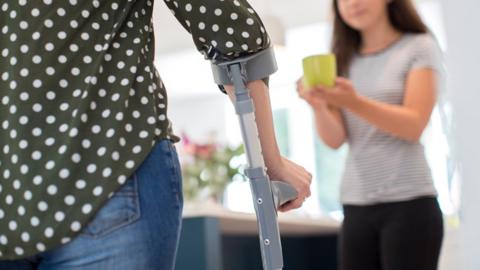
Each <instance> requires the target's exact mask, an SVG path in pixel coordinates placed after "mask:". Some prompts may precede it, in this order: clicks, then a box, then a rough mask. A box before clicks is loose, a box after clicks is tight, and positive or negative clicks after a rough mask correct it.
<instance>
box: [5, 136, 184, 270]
mask: <svg viewBox="0 0 480 270" xmlns="http://www.w3.org/2000/svg"><path fill="white" fill-rule="evenodd" d="M181 182H182V178H181V171H180V164H179V162H178V156H177V152H176V150H175V147H174V146H173V144H172V143H171V142H170V141H169V140H161V141H159V142H158V143H157V145H156V146H155V147H154V149H153V150H152V152H151V153H150V154H149V156H148V157H147V158H146V159H145V161H144V162H143V163H142V165H141V166H140V167H139V168H138V169H137V171H136V172H135V173H134V174H133V175H132V176H131V177H130V179H128V180H127V182H126V183H125V186H123V187H122V188H121V189H120V190H119V191H118V192H117V193H115V195H114V196H113V197H112V198H110V200H109V201H108V202H107V203H106V204H105V205H104V206H103V207H102V208H101V209H100V210H99V212H98V213H97V215H96V216H95V218H94V219H93V220H92V221H91V222H90V223H89V224H88V225H87V226H86V227H85V228H84V229H83V231H82V232H81V234H80V235H79V236H78V237H76V238H75V239H74V240H73V241H71V242H70V243H68V244H65V245H63V246H60V247H59V248H56V249H53V250H49V251H46V252H43V253H39V254H37V255H36V256H34V257H31V258H27V259H22V260H15V261H0V270H24V269H25V270H26V269H29V270H31V269H39V270H57V269H58V270H60V269H61V270H80V269H81V270H157V269H158V270H171V269H173V268H174V263H175V255H176V250H177V245H178V241H179V236H180V227H181V212H182V207H183V197H182V184H181Z"/></svg>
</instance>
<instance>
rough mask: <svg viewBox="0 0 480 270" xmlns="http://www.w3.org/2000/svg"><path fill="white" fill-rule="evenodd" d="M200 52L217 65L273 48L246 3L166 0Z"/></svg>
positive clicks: (258, 19)
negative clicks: (217, 63)
mask: <svg viewBox="0 0 480 270" xmlns="http://www.w3.org/2000/svg"><path fill="white" fill-rule="evenodd" d="M164 2H165V3H166V5H167V6H168V8H170V10H171V11H172V13H173V14H174V15H175V17H176V18H177V20H178V21H179V22H180V23H181V24H182V26H183V27H184V28H185V29H186V30H187V31H188V32H189V33H190V34H191V35H192V38H193V41H194V43H195V46H196V47H197V49H198V50H199V51H200V52H201V53H202V54H203V55H204V56H205V58H206V59H209V60H213V61H214V62H217V61H218V62H222V61H229V60H234V59H236V58H238V57H242V56H248V55H252V54H255V53H257V52H259V51H261V50H263V49H266V48H268V47H269V46H270V38H269V37H268V34H267V32H266V30H265V27H264V25H263V23H262V21H261V20H260V18H259V16H258V14H257V13H256V12H255V10H253V8H252V7H251V6H250V4H249V3H248V2H247V1H246V0H164Z"/></svg>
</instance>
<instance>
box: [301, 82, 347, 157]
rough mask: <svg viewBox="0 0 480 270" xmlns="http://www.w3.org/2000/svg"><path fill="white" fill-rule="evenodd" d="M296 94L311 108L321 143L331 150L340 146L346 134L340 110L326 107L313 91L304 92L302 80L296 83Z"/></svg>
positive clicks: (323, 101)
mask: <svg viewBox="0 0 480 270" xmlns="http://www.w3.org/2000/svg"><path fill="white" fill-rule="evenodd" d="M297 92H298V95H299V96H300V97H301V98H303V99H305V100H306V101H307V102H308V103H309V104H310V106H312V109H313V113H314V122H315V128H316V131H317V134H318V136H319V137H320V138H321V139H322V141H323V142H324V143H325V144H326V145H328V146H329V147H331V148H333V149H337V148H339V147H340V146H342V145H343V143H344V142H345V139H346V133H345V127H344V123H343V118H342V115H341V113H340V109H339V108H337V107H334V106H331V105H328V104H327V102H326V101H325V100H324V99H322V97H321V96H320V95H319V94H318V93H317V92H316V91H315V90H314V89H312V90H311V91H304V87H303V83H302V79H299V80H298V81H297Z"/></svg>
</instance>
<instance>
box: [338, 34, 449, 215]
mask: <svg viewBox="0 0 480 270" xmlns="http://www.w3.org/2000/svg"><path fill="white" fill-rule="evenodd" d="M440 56H441V54H440V49H439V47H438V45H437V43H436V42H435V40H434V38H433V37H432V36H431V35H430V34H404V35H403V36H402V37H401V38H400V39H399V40H398V41H396V42H395V43H394V44H392V45H391V46H389V47H388V48H386V49H384V50H382V51H380V52H378V53H375V54H367V55H358V54H357V55H356V56H355V57H354V58H353V59H352V64H351V66H350V70H349V79H350V80H351V81H352V83H353V85H354V86H355V89H356V90H357V91H358V93H359V94H360V95H363V96H366V97H368V98H371V99H374V100H377V101H381V102H385V103H389V104H398V105H400V104H402V103H403V98H404V92H405V85H406V79H407V75H408V74H409V72H410V71H411V70H414V69H421V68H430V69H433V70H435V71H440V70H441V60H440V59H441V57H440ZM437 74H440V72H437ZM342 115H343V118H344V121H345V126H346V131H347V140H348V144H349V153H348V156H347V161H346V167H345V172H344V175H343V180H342V186H341V201H342V203H343V204H355V205H367V204H374V203H381V202H396V201H402V200H408V199H412V198H416V197H420V196H425V195H427V196H428V195H434V196H435V195H436V190H435V188H434V185H433V181H432V176H431V172H430V168H429V166H428V164H427V161H426V158H425V154H424V148H423V146H422V144H420V143H419V142H410V141H407V140H404V139H401V138H399V137H394V136H393V135H391V134H388V133H386V132H384V131H382V130H380V129H379V128H377V127H376V126H374V125H373V124H371V123H369V122H367V121H366V120H364V119H363V118H360V117H359V116H357V115H355V114H354V113H352V112H350V111H348V110H343V111H342Z"/></svg>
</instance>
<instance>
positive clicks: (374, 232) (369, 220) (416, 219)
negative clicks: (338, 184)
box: [339, 197, 443, 270]
mask: <svg viewBox="0 0 480 270" xmlns="http://www.w3.org/2000/svg"><path fill="white" fill-rule="evenodd" d="M344 214H345V219H344V222H343V225H342V230H341V234H340V238H339V239H340V243H339V247H340V269H341V270H435V269H437V264H438V257H439V253H440V248H441V245H442V238H443V219H442V213H441V211H440V208H439V206H438V203H437V200H436V198H432V197H427V198H418V199H414V200H409V201H404V202H395V203H382V204H375V205H368V206H353V205H344Z"/></svg>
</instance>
